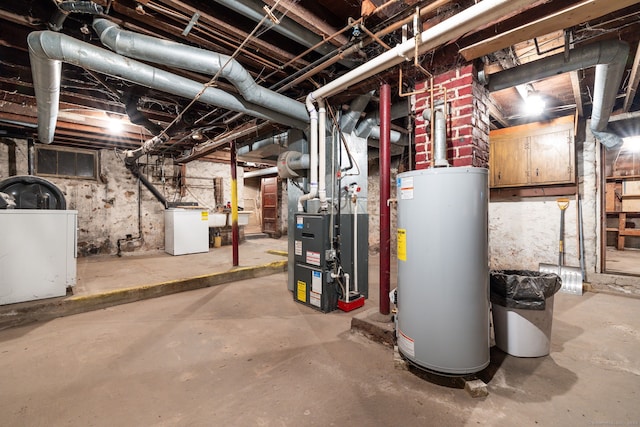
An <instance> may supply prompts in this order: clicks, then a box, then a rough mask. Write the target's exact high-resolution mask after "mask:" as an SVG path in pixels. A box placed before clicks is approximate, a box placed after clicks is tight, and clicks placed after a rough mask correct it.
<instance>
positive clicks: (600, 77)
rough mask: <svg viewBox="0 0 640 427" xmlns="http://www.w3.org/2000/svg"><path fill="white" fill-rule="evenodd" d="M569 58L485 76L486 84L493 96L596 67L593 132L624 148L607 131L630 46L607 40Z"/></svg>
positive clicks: (579, 49)
mask: <svg viewBox="0 0 640 427" xmlns="http://www.w3.org/2000/svg"><path fill="white" fill-rule="evenodd" d="M568 54H569V61H566V60H565V53H564V52H563V53H559V54H556V55H552V56H548V57H546V58H542V59H539V60H537V61H533V62H528V63H526V64H524V65H520V66H518V67H515V68H510V69H508V70H504V71H500V72H497V73H494V74H491V75H489V76H485V77H484V80H485V81H484V83H485V84H486V86H487V88H488V89H489V91H490V92H494V91H498V90H501V89H505V88H508V87H512V86H516V85H519V84H524V83H529V82H531V81H534V80H540V79H543V78H546V77H551V76H555V75H558V74H563V73H567V72H569V71H576V70H581V69H583V68H589V67H593V66H594V65H595V66H596V75H595V83H594V85H593V108H592V112H591V125H590V128H591V132H593V134H594V135H595V136H596V137H597V138H598V139H599V140H600V142H601V143H602V145H604V146H605V147H607V148H613V147H615V146H617V145H619V144H621V143H622V139H621V138H620V137H619V136H618V135H615V134H613V133H611V132H608V131H607V130H606V128H607V124H608V123H609V118H610V117H611V112H612V111H613V107H614V104H615V102H616V95H617V93H618V88H619V87H620V82H621V81H622V77H623V76H624V70H625V66H626V62H627V57H628V56H629V45H628V44H627V43H625V42H623V41H620V40H606V41H601V42H597V43H592V44H588V45H586V46H581V47H577V48H575V49H572V50H570V51H569V52H568ZM487 81H488V82H487Z"/></svg>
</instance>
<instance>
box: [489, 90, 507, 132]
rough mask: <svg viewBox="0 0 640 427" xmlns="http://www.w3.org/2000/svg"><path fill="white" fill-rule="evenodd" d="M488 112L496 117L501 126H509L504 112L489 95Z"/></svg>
mask: <svg viewBox="0 0 640 427" xmlns="http://www.w3.org/2000/svg"><path fill="white" fill-rule="evenodd" d="M489 114H490V115H491V117H493V118H494V119H496V121H497V122H498V123H500V124H501V125H502V126H504V127H506V128H508V127H509V126H511V124H510V123H509V120H507V119H506V117H505V116H504V113H503V112H502V110H501V109H500V107H498V105H497V104H496V102H495V101H494V100H493V98H492V97H491V96H489Z"/></svg>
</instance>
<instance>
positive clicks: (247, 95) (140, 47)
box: [93, 18, 309, 122]
mask: <svg viewBox="0 0 640 427" xmlns="http://www.w3.org/2000/svg"><path fill="white" fill-rule="evenodd" d="M93 28H94V30H95V31H96V32H97V33H98V36H99V37H100V41H101V42H102V43H103V44H104V45H105V46H107V47H108V48H109V49H111V50H113V51H114V52H116V53H119V54H120V55H124V56H127V57H130V58H135V59H140V60H142V61H148V62H154V63H156V64H163V65H167V66H169V67H175V68H180V69H183V70H190V71H196V72H200V73H205V74H208V75H211V76H213V75H216V74H219V77H221V78H224V79H226V80H228V81H229V82H230V83H231V84H233V85H234V86H235V88H236V89H238V92H239V93H240V95H241V96H242V97H243V98H244V99H246V100H247V101H249V102H252V103H254V104H256V105H260V106H262V107H265V108H268V109H270V110H273V111H276V112H278V113H280V114H283V115H286V116H290V117H293V118H294V119H296V120H300V121H305V122H306V121H309V115H308V114H307V110H306V108H305V106H304V104H303V103H302V102H298V101H296V100H294V99H291V98H289V97H286V96H284V95H281V94H279V93H277V92H273V91H271V90H269V89H266V88H264V87H262V86H259V85H258V84H257V83H256V82H255V80H253V77H251V75H250V74H249V72H248V71H247V70H246V69H245V68H244V67H243V66H242V65H241V64H240V63H239V62H238V61H236V60H235V59H233V58H232V57H230V56H228V55H223V54H219V53H215V52H211V51H208V50H204V49H200V48H197V47H193V46H187V45H184V44H181V43H176V42H172V41H169V40H162V39H159V38H157V37H150V36H145V35H142V34H137V33H133V32H131V31H127V30H123V29H121V28H120V27H119V26H118V25H117V24H114V23H113V22H111V21H109V20H106V19H102V18H98V19H95V20H94V21H93Z"/></svg>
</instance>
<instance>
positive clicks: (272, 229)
mask: <svg viewBox="0 0 640 427" xmlns="http://www.w3.org/2000/svg"><path fill="white" fill-rule="evenodd" d="M279 188H280V187H279V186H278V178H277V177H271V178H262V180H261V182H260V193H261V195H262V232H263V233H267V234H276V235H277V234H278V233H279V227H278V189H279Z"/></svg>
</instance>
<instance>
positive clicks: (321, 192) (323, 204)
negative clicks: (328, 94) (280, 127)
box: [318, 99, 327, 211]
mask: <svg viewBox="0 0 640 427" xmlns="http://www.w3.org/2000/svg"><path fill="white" fill-rule="evenodd" d="M318 168H319V171H318V174H319V177H318V182H319V184H318V197H319V198H320V210H322V211H326V210H327V110H326V108H325V104H324V99H319V100H318Z"/></svg>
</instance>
